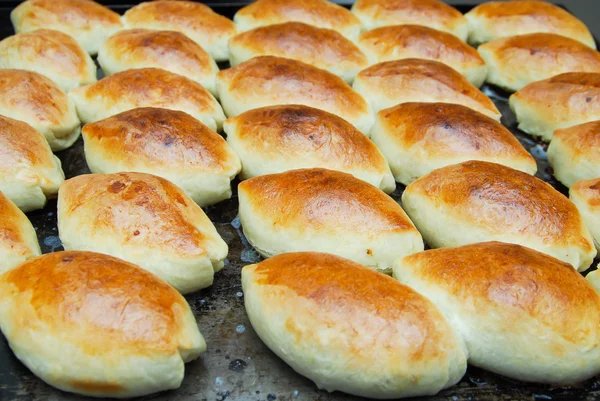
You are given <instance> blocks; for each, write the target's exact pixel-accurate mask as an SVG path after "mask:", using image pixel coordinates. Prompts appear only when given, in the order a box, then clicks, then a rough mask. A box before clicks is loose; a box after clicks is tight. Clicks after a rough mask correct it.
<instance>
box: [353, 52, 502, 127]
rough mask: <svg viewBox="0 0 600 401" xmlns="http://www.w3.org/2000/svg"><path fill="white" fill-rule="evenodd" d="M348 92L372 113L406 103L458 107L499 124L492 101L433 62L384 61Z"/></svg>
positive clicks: (365, 71) (498, 115) (456, 75)
mask: <svg viewBox="0 0 600 401" xmlns="http://www.w3.org/2000/svg"><path fill="white" fill-rule="evenodd" d="M352 88H353V89H354V90H355V91H357V92H358V93H360V94H361V95H362V96H363V97H364V98H365V99H366V100H367V101H368V102H369V103H370V104H371V107H373V112H374V113H377V112H378V111H380V110H383V109H387V108H388V107H392V106H395V105H397V104H400V103H406V102H444V103H457V104H462V105H463V106H467V107H470V108H472V109H473V110H477V111H478V112H480V113H483V114H485V115H486V116H488V117H491V118H494V119H496V120H500V117H502V114H501V113H500V111H498V109H497V108H496V105H495V104H494V102H492V100H491V99H490V98H489V97H487V96H486V95H485V94H484V93H483V92H481V91H480V90H479V89H477V88H476V87H475V86H474V85H473V84H471V83H470V82H469V81H468V80H467V78H465V77H464V76H462V75H461V74H460V73H458V72H457V71H456V70H454V69H452V68H451V67H448V66H447V65H445V64H443V63H440V62H438V61H433V60H424V59H418V58H407V59H401V60H393V61H384V62H383V63H378V64H375V65H372V66H371V67H369V68H366V69H364V70H362V71H361V72H360V73H359V74H358V75H357V76H356V79H355V80H354V84H353V85H352Z"/></svg>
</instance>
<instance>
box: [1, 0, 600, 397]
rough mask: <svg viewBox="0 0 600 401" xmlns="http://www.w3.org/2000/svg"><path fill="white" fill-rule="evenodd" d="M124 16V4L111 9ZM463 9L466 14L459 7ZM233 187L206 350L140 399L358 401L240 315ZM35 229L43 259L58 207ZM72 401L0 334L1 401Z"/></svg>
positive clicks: (499, 99)
mask: <svg viewBox="0 0 600 401" xmlns="http://www.w3.org/2000/svg"><path fill="white" fill-rule="evenodd" d="M115 8H117V9H120V10H123V9H126V8H128V6H127V7H126V6H121V7H115ZM215 8H216V10H217V11H218V12H220V13H222V14H224V15H228V16H230V17H231V16H232V15H233V13H234V12H235V10H236V9H237V6H236V7H231V6H227V5H225V6H221V7H215ZM460 8H461V11H466V10H465V8H463V7H460ZM9 11H10V9H8V8H7V9H2V8H0V22H1V23H2V24H0V27H1V28H0V35H1V37H4V36H8V35H10V34H12V28H11V27H10V24H9V22H8V13H9ZM483 90H484V91H485V92H486V93H487V94H488V95H489V96H490V97H491V98H492V99H493V100H494V102H495V103H496V105H497V106H498V108H499V109H500V111H501V112H502V114H503V118H502V122H503V123H504V124H505V125H506V126H507V127H509V128H510V129H511V131H512V132H513V133H514V134H515V135H516V136H517V138H518V139H519V140H520V141H521V143H522V144H523V145H524V146H525V148H526V149H528V150H529V152H531V154H532V155H533V156H534V157H535V158H536V160H537V163H538V174H537V176H538V177H539V178H542V179H544V180H546V181H548V182H550V183H551V184H552V185H554V186H555V187H556V188H558V189H559V190H560V191H561V192H563V193H566V188H565V187H563V186H562V185H561V184H559V183H558V182H557V181H556V180H554V179H553V177H552V174H551V169H550V167H549V165H548V163H547V160H546V145H543V144H541V143H539V142H536V141H535V140H533V139H532V138H531V137H529V136H526V135H524V134H523V133H521V132H519V131H518V130H517V129H516V122H515V117H514V115H513V113H512V112H511V111H510V109H509V108H508V104H507V96H506V95H507V94H506V93H503V92H502V91H499V90H497V89H495V88H491V87H487V86H486V87H484V88H483ZM57 156H58V157H59V158H60V159H61V161H62V164H63V169H64V171H65V174H66V177H67V178H70V177H73V176H75V175H80V174H85V173H89V170H88V168H87V165H86V163H85V159H84V156H83V142H82V140H81V138H80V139H79V140H78V141H77V142H76V143H75V145H74V146H73V147H71V148H70V149H67V150H64V151H62V152H58V153H57ZM237 183H238V181H237V180H235V181H234V183H233V186H234V191H233V196H232V198H231V199H229V200H227V201H224V202H221V203H219V204H218V205H215V206H212V207H209V208H207V209H205V211H206V212H207V214H208V216H209V217H210V219H211V220H212V221H213V222H214V223H215V226H216V227H217V230H218V231H219V233H220V234H221V236H222V237H223V239H224V240H225V241H226V242H227V244H228V245H229V256H228V259H227V262H226V264H225V268H224V269H223V270H222V271H221V272H219V273H217V275H216V277H215V283H214V284H213V286H212V287H210V288H208V289H206V290H202V291H199V292H196V293H194V294H190V295H188V296H186V299H187V300H188V302H189V303H190V306H191V308H192V311H193V312H194V315H195V316H196V320H197V322H198V325H199V327H200V330H201V332H202V334H203V336H204V337H205V339H206V341H207V344H208V350H207V352H206V353H205V354H204V355H203V356H202V357H201V358H200V359H198V360H196V361H193V362H191V363H188V364H187V365H186V374H185V379H184V381H183V384H182V386H181V388H179V389H178V390H174V391H168V392H162V393H158V394H154V395H151V396H146V397H142V398H139V399H140V400H156V401H192V400H194V401H203V400H206V401H224V400H231V401H233V400H264V401H275V400H279V401H295V400H314V401H344V400H351V401H355V400H356V401H358V400H361V399H360V398H357V397H352V396H348V395H346V394H343V393H339V392H336V393H331V394H330V393H327V392H325V391H319V390H318V389H317V388H316V386H315V385H314V384H313V383H312V382H310V381H309V380H308V379H305V378H303V377H302V376H300V375H298V374H297V373H295V372H294V371H293V370H292V369H291V368H290V367H288V366H287V365H286V364H285V363H284V362H283V361H281V360H280V359H279V358H278V357H277V356H275V355H274V354H273V353H272V352H271V351H270V350H269V349H268V348H267V347H266V346H265V345H264V344H263V343H262V342H261V341H260V339H259V338H258V337H257V335H256V334H255V333H254V331H253V330H252V327H251V326H250V323H249V321H248V318H247V317H246V313H245V310H244V305H243V302H244V296H243V293H242V288H241V281H240V270H241V268H242V267H243V266H245V265H247V264H250V263H254V262H257V261H259V260H260V257H259V256H258V254H257V253H256V252H255V251H254V250H253V249H252V248H251V247H249V246H248V243H247V241H246V239H245V238H244V237H243V235H242V232H241V231H240V226H239V220H238V219H237V218H236V216H237V204H238V202H237ZM403 189H404V187H403V186H402V185H399V186H398V188H397V190H396V191H395V192H394V194H393V197H394V199H396V200H397V201H399V199H400V196H401V194H402V191H403ZM27 215H28V217H29V218H30V220H31V222H32V223H33V225H34V227H35V229H36V232H37V234H38V239H39V241H40V245H41V248H42V252H43V253H48V252H53V251H58V250H61V249H62V247H61V244H60V240H59V238H58V232H57V227H56V201H50V202H49V203H48V205H47V206H46V207H45V208H44V209H43V210H39V211H35V212H32V213H28V214H27ZM420 399H421V400H424V399H429V400H434V401H442V400H444V401H476V400H482V401H491V400H500V401H509V400H510V401H513V400H514V401H521V400H523V401H524V400H559V401H575V400H596V399H600V377H599V378H596V379H592V380H588V381H587V382H584V383H581V384H579V385H577V386H573V387H567V388H553V387H551V386H545V385H533V384H525V383H520V382H518V381H515V380H510V379H506V378H503V377H500V376H498V375H495V374H492V373H489V372H486V371H484V370H481V369H477V368H474V367H469V368H468V371H467V374H466V375H465V377H464V378H463V379H462V380H461V382H460V383H459V384H458V385H456V386H454V387H452V388H450V389H447V390H445V391H442V392H441V393H440V394H438V395H437V396H433V397H429V398H420ZM9 400H10V401H12V400H17V401H29V400H39V401H59V400H60V401H62V400H64V401H75V400H78V401H79V400H89V398H86V397H80V396H77V395H74V394H69V393H65V392H61V391H59V390H55V389H54V388H52V387H50V386H48V385H47V384H45V383H44V382H42V381H41V380H40V379H38V378H37V377H35V376H34V375H33V374H32V373H31V372H30V371H29V370H28V369H27V368H26V367H25V366H23V365H22V364H21V363H20V362H19V361H18V360H17V359H16V358H15V356H14V355H13V353H12V352H11V351H10V349H9V347H8V345H7V343H6V340H5V339H4V337H3V336H1V335H0V401H9Z"/></svg>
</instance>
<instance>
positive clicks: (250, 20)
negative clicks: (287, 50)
mask: <svg viewBox="0 0 600 401" xmlns="http://www.w3.org/2000/svg"><path fill="white" fill-rule="evenodd" d="M233 20H234V21H235V24H236V25H237V27H238V29H239V30H240V31H248V30H250V29H254V28H258V27H260V26H266V25H274V24H281V23H283V22H304V23H305V24H309V25H314V26H316V27H319V28H327V29H333V30H334V31H338V32H339V33H341V34H342V35H344V36H345V37H347V38H349V39H351V40H356V38H358V35H359V34H360V30H361V26H360V20H359V19H358V18H357V17H356V16H354V15H352V13H351V12H350V11H348V10H347V9H345V8H344V7H342V6H340V5H338V4H334V3H332V2H330V1H327V0H294V1H288V0H258V1H255V2H253V3H251V4H249V5H247V6H245V7H242V8H241V9H240V10H239V11H238V12H237V13H235V16H234V17H233Z"/></svg>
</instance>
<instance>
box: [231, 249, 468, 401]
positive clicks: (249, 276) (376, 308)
mask: <svg viewBox="0 0 600 401" xmlns="http://www.w3.org/2000/svg"><path fill="white" fill-rule="evenodd" d="M242 287H243V290H244V303H245V306H246V311H247V313H248V317H249V318H250V322H251V323H252V327H254V330H255V331H256V332H257V334H258V336H259V337H260V338H261V339H262V340H263V341H264V342H265V344H266V345H267V346H268V347H269V348H270V349H271V350H272V351H273V352H275V354H277V355H278V356H279V357H281V358H282V359H283V360H284V361H285V362H287V363H288V364H289V365H290V366H291V367H292V368H293V369H294V370H296V371H297V372H298V373H300V374H301V375H304V376H306V377H308V378H309V379H310V380H312V381H314V382H315V383H316V384H317V386H318V387H319V388H321V389H325V390H328V391H334V390H340V391H344V392H346V393H349V394H354V395H359V396H364V397H367V398H370V399H372V398H381V399H386V398H387V399H392V398H399V397H411V396H419V395H432V394H436V393H437V392H438V391H440V390H441V389H443V388H446V387H449V386H452V385H453V384H455V383H457V382H458V381H459V380H460V378H461V377H462V375H463V374H464V372H465V368H466V355H465V351H464V349H463V345H462V344H461V340H460V339H459V338H458V337H457V336H456V334H455V332H454V330H453V329H452V328H451V327H450V326H449V325H448V323H447V321H446V319H444V318H443V317H442V315H441V314H440V313H439V312H438V310H437V308H435V307H434V306H433V304H432V303H431V302H429V301H428V300H427V299H426V298H424V297H422V296H420V295H419V294H417V293H416V292H414V291H413V290H411V289H410V288H409V287H406V286H404V285H402V284H400V283H398V282H397V281H395V280H394V279H392V278H391V277H388V276H385V275H383V274H380V273H377V272H374V271H371V270H369V269H367V268H365V267H363V266H361V265H358V264H356V263H353V262H351V261H349V260H347V259H342V258H339V257H337V256H333V255H328V254H320V253H310V252H306V253H288V254H284V255H279V256H276V257H273V258H271V259H268V260H265V261H263V262H261V263H259V264H257V265H251V266H246V267H244V268H243V269H242ZM342 305H343V307H341V306H342Z"/></svg>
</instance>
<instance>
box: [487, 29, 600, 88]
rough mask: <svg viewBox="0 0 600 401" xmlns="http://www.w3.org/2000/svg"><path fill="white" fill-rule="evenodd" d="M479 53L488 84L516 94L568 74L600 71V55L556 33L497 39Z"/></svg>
mask: <svg viewBox="0 0 600 401" xmlns="http://www.w3.org/2000/svg"><path fill="white" fill-rule="evenodd" d="M477 50H478V51H479V54H481V57H483V59H484V60H485V63H486V65H487V66H488V71H489V72H488V76H487V82H489V83H491V84H494V85H498V86H500V87H501V88H504V89H506V90H508V91H512V92H515V91H518V90H519V89H521V88H522V87H524V86H525V85H527V84H530V83H532V82H536V81H541V80H543V79H548V78H550V77H553V76H555V75H558V74H562V73H565V72H596V73H599V72H600V53H598V52H597V51H595V50H594V49H591V48H589V47H588V46H586V45H584V44H582V43H581V42H578V41H576V40H574V39H569V38H566V37H564V36H560V35H556V34H553V33H530V34H527V35H519V36H512V37H508V38H501V39H496V40H494V41H491V42H488V43H486V44H484V45H481V46H479V48H478V49H477Z"/></svg>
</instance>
